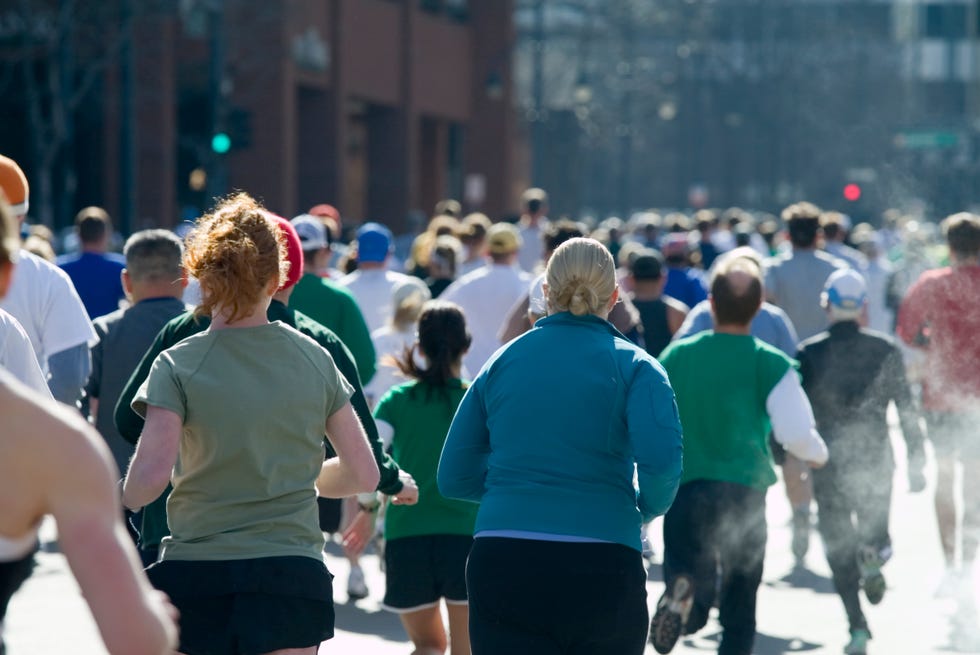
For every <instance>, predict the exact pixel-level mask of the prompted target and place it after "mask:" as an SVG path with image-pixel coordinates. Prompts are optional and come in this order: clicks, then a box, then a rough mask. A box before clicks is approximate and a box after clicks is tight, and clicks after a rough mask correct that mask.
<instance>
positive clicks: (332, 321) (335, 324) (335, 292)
mask: <svg viewBox="0 0 980 655" xmlns="http://www.w3.org/2000/svg"><path fill="white" fill-rule="evenodd" d="M289 306H290V307H291V308H293V309H296V310H298V311H301V312H303V313H304V314H306V315H307V316H309V317H310V318H312V319H313V320H314V321H316V322H317V323H319V324H320V325H324V326H326V327H328V328H330V329H331V330H333V332H334V333H335V334H336V335H337V336H338V337H340V340H341V341H343V342H344V345H345V346H347V348H348V349H349V350H350V351H351V354H352V355H354V362H355V363H356V364H357V372H358V373H360V375H361V383H362V384H367V383H368V382H370V381H371V378H373V377H374V372H375V367H376V365H377V363H376V362H375V357H376V356H375V352H374V343H373V342H372V341H371V331H370V330H368V326H367V323H365V322H364V315H363V314H361V309H360V308H359V307H358V306H357V301H356V300H355V299H354V296H352V295H351V292H350V291H348V290H347V289H345V288H343V287H341V286H339V285H337V284H335V283H333V282H331V281H330V280H326V279H324V278H321V277H319V276H317V275H313V274H312V273H306V274H304V275H303V277H301V278H300V279H299V282H297V283H296V286H295V287H293V293H292V295H290V296H289Z"/></svg>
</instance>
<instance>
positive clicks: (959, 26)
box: [923, 4, 966, 39]
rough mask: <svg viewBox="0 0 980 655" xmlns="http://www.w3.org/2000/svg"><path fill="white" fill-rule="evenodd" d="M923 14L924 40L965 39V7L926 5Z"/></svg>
mask: <svg viewBox="0 0 980 655" xmlns="http://www.w3.org/2000/svg"><path fill="white" fill-rule="evenodd" d="M925 14H926V15H925V34H924V35H923V36H925V37H926V38H935V39H962V38H966V5H951V4H928V5H926V6H925Z"/></svg>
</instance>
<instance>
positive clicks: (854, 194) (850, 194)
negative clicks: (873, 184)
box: [844, 182, 861, 202]
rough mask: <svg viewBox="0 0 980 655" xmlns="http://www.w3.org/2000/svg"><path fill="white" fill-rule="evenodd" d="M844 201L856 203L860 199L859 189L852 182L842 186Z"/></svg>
mask: <svg viewBox="0 0 980 655" xmlns="http://www.w3.org/2000/svg"><path fill="white" fill-rule="evenodd" d="M844 199H845V200H847V201H849V202H857V201H858V200H860V199H861V187H860V186H859V185H857V184H854V183H853V182H852V183H851V184H846V185H844Z"/></svg>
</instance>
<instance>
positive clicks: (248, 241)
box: [184, 193, 289, 323]
mask: <svg viewBox="0 0 980 655" xmlns="http://www.w3.org/2000/svg"><path fill="white" fill-rule="evenodd" d="M184 266H185V267H186V268H187V271H188V272H189V273H190V274H191V275H193V276H194V277H196V278H197V279H198V281H200V283H201V304H200V305H199V306H198V307H197V309H196V310H195V313H197V314H198V315H199V316H208V315H211V316H213V314H214V312H215V310H216V309H217V310H218V311H220V312H222V313H223V314H225V315H226V319H227V321H228V322H229V323H234V322H235V321H237V320H239V319H242V318H244V317H245V316H247V315H248V314H249V313H250V312H251V311H252V309H253V308H254V307H255V305H256V303H258V302H259V300H261V298H262V294H263V292H265V290H266V289H268V288H269V286H270V285H271V284H272V283H273V282H275V287H274V288H278V287H279V285H280V282H281V281H282V280H285V279H286V278H287V276H288V274H289V259H288V257H287V256H286V243H285V239H284V238H283V235H282V232H281V231H280V230H279V227H278V226H277V225H276V223H275V222H274V221H273V219H272V218H270V216H269V214H268V213H267V212H266V210H265V209H264V208H263V207H262V206H261V205H260V204H259V203H258V202H257V201H256V200H255V199H253V198H252V197H251V196H249V195H248V194H247V193H237V194H235V195H232V196H229V197H228V198H225V199H224V200H222V201H221V202H219V203H218V205H217V206H216V207H215V208H214V211H212V212H211V213H210V214H206V215H204V216H202V217H201V219H200V220H199V221H198V224H197V227H195V228H194V229H193V230H192V231H191V232H190V233H189V234H188V235H187V242H186V248H185V250H184Z"/></svg>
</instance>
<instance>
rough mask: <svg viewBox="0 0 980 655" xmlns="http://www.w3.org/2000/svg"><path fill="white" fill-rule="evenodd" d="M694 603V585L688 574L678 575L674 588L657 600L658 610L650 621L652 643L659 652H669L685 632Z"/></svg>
mask: <svg viewBox="0 0 980 655" xmlns="http://www.w3.org/2000/svg"><path fill="white" fill-rule="evenodd" d="M693 604H694V585H693V584H692V583H691V579H690V578H689V577H687V576H686V575H680V576H677V579H676V580H674V588H673V590H671V592H670V594H669V595H668V592H667V591H664V595H663V596H661V597H660V600H659V601H658V602H657V611H656V612H655V613H654V615H653V620H652V621H651V622H650V643H651V644H653V647H654V649H656V651H657V652H658V653H669V652H670V651H672V650H673V649H674V646H675V645H676V644H677V640H678V639H680V638H681V635H682V634H684V626H685V624H686V623H687V617H688V615H690V613H691V607H692V606H693Z"/></svg>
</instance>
